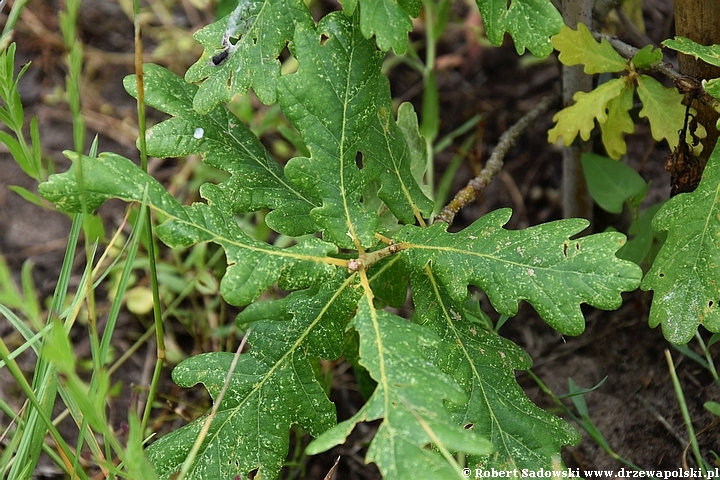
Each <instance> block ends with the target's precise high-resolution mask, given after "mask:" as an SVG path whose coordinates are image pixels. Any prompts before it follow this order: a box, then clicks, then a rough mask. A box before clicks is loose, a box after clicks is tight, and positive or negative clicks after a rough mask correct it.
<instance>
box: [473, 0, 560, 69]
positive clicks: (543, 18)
mask: <svg viewBox="0 0 720 480" xmlns="http://www.w3.org/2000/svg"><path fill="white" fill-rule="evenodd" d="M475 1H476V3H477V5H478V8H479V9H480V14H481V15H482V18H483V25H484V26H485V33H486V34H487V37H488V40H490V42H491V43H492V44H493V45H496V46H498V45H500V44H501V43H502V42H503V35H505V32H507V33H509V34H510V36H511V37H512V38H513V42H514V43H515V50H517V52H518V54H523V53H524V52H525V49H526V48H527V49H528V50H530V53H532V54H533V55H535V56H537V57H547V56H548V55H550V54H551V53H552V51H553V47H552V43H551V42H550V37H551V36H552V35H555V34H556V33H558V32H559V31H560V29H561V27H562V26H563V19H562V16H561V15H560V13H559V12H558V11H557V9H556V8H555V7H554V6H553V4H552V2H550V1H549V0H475Z"/></svg>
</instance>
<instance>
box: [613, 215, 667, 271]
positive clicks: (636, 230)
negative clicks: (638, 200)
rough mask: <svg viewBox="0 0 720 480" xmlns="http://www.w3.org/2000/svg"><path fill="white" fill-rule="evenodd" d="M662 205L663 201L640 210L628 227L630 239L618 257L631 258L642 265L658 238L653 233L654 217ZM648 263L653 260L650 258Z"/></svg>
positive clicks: (619, 251) (618, 253)
mask: <svg viewBox="0 0 720 480" xmlns="http://www.w3.org/2000/svg"><path fill="white" fill-rule="evenodd" d="M662 205H663V203H662V202H660V203H657V204H655V205H653V206H652V207H650V208H646V209H645V210H643V211H642V212H640V214H639V215H638V218H636V219H635V220H634V221H633V223H631V224H630V228H629V229H628V236H629V237H630V239H629V240H628V242H627V243H626V244H625V245H623V247H622V248H621V249H620V250H618V252H617V256H618V258H623V259H625V260H630V261H631V262H634V263H637V264H638V265H640V263H641V262H643V261H644V260H645V259H646V258H647V257H648V254H649V253H650V249H651V248H652V244H653V240H655V239H656V238H657V235H653V229H652V219H653V217H654V216H655V214H656V213H657V211H658V210H660V207H662ZM648 263H652V260H648Z"/></svg>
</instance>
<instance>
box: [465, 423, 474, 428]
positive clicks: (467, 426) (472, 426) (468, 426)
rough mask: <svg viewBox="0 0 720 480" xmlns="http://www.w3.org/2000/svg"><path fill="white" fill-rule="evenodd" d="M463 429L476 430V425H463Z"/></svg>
mask: <svg viewBox="0 0 720 480" xmlns="http://www.w3.org/2000/svg"><path fill="white" fill-rule="evenodd" d="M463 428H464V429H465V430H472V429H473V428H475V424H474V423H466V424H465V425H463Z"/></svg>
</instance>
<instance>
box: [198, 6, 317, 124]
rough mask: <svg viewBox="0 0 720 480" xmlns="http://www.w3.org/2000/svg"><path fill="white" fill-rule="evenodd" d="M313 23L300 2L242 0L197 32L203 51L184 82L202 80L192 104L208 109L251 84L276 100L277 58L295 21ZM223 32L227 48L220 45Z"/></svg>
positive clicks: (260, 93) (267, 100)
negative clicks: (230, 11)
mask: <svg viewBox="0 0 720 480" xmlns="http://www.w3.org/2000/svg"><path fill="white" fill-rule="evenodd" d="M313 23H314V22H313V19H312V17H311V15H310V11H309V10H308V8H307V6H306V5H305V2H303V1H302V0H240V2H239V3H238V6H237V7H236V8H235V10H234V11H233V13H231V14H230V15H228V16H227V17H225V18H222V19H220V20H218V21H217V22H215V23H212V24H210V25H208V26H206V27H205V28H203V29H202V30H199V31H198V32H196V33H195V40H197V42H198V43H199V44H200V45H202V46H203V47H204V49H205V50H204V53H203V55H202V56H201V57H200V59H199V60H198V61H197V62H196V63H195V64H194V65H192V66H191V67H190V68H189V69H188V71H187V72H186V73H185V80H187V81H188V82H190V83H198V82H202V84H201V85H200V88H199V90H198V91H197V94H196V95H195V99H194V102H193V107H194V108H195V109H196V110H197V111H198V112H199V113H209V112H210V111H211V110H212V109H213V108H214V107H215V106H216V105H217V104H218V103H222V102H228V101H230V100H231V99H232V98H233V97H234V96H235V95H237V94H240V95H242V94H244V93H245V92H247V90H248V88H249V87H251V86H252V88H253V90H254V91H255V93H256V94H257V96H258V98H259V99H260V101H261V102H263V103H265V104H267V105H269V104H271V103H275V101H276V86H277V81H278V79H279V77H280V61H279V60H278V56H279V55H280V52H281V51H282V50H283V48H285V45H286V44H287V42H289V41H290V40H292V37H293V32H294V30H295V26H296V25H299V24H302V25H305V26H306V27H307V26H308V25H313ZM226 32H228V33H229V34H230V40H229V43H230V44H232V46H230V47H227V46H223V44H222V42H223V35H224V34H225V33H226ZM233 42H235V43H234V44H233ZM223 51H225V53H227V57H226V58H225V59H224V61H222V62H221V63H219V64H218V65H215V64H214V63H213V60H212V59H213V58H216V59H217V58H221V57H218V55H225V53H221V52H223Z"/></svg>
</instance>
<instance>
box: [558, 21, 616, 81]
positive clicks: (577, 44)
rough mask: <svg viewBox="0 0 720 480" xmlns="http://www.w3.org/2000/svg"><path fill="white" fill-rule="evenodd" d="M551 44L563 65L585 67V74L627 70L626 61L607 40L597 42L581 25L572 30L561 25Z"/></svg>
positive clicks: (585, 27)
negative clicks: (557, 52)
mask: <svg viewBox="0 0 720 480" xmlns="http://www.w3.org/2000/svg"><path fill="white" fill-rule="evenodd" d="M552 44H553V47H555V48H556V49H557V50H558V51H559V52H560V55H559V56H558V59H559V60H560V61H561V62H562V63H563V65H585V73H588V74H594V73H605V72H622V71H623V70H626V69H627V68H628V65H627V61H626V60H625V59H624V58H623V57H621V56H620V54H619V53H617V52H616V51H615V49H614V48H613V47H612V45H610V42H608V41H607V40H602V41H601V42H598V41H597V40H595V37H593V36H592V33H590V30H588V28H587V26H585V24H583V23H578V29H577V30H573V29H572V28H570V27H568V26H567V25H563V27H562V28H561V29H560V33H558V34H557V35H554V36H553V37H552Z"/></svg>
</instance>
